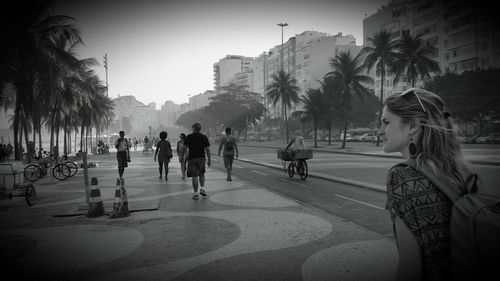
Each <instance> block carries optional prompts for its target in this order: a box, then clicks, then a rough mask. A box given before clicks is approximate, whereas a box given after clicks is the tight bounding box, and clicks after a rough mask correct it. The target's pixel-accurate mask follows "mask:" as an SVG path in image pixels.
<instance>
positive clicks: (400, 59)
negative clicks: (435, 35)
mask: <svg viewBox="0 0 500 281" xmlns="http://www.w3.org/2000/svg"><path fill="white" fill-rule="evenodd" d="M396 48H397V50H398V52H399V54H398V55H397V57H396V59H395V61H394V62H393V63H392V72H394V74H395V77H394V83H397V82H399V81H400V80H401V79H402V78H403V76H405V77H406V78H407V79H408V80H409V82H410V85H411V86H412V87H415V82H416V80H417V79H418V78H420V79H422V80H423V79H425V78H430V73H432V72H435V73H439V72H440V68H439V64H438V62H437V61H435V60H433V59H432V58H431V56H432V55H433V54H435V53H437V49H436V47H434V46H432V45H427V44H424V41H423V40H422V38H421V36H415V37H412V36H410V35H404V36H403V37H402V38H401V39H399V40H398V41H397V42H396Z"/></svg>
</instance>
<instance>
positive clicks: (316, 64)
mask: <svg viewBox="0 0 500 281" xmlns="http://www.w3.org/2000/svg"><path fill="white" fill-rule="evenodd" d="M360 49H361V47H360V46H356V39H355V38H354V37H353V36H352V35H345V36H344V35H342V33H338V34H337V35H329V34H327V33H323V32H317V31H304V32H302V33H300V34H296V35H295V36H293V37H291V38H289V39H288V40H287V41H286V42H284V43H283V55H282V49H281V45H278V46H274V47H273V48H271V49H270V50H269V51H267V52H264V53H262V54H261V55H259V56H258V57H257V58H255V60H254V68H253V74H254V86H253V87H254V91H255V92H257V93H260V94H262V95H263V100H265V89H266V87H267V85H269V83H271V82H272V76H273V75H274V74H275V73H277V72H278V71H279V70H280V69H281V67H283V69H284V70H285V71H286V72H287V73H290V75H291V76H292V77H293V78H295V79H297V86H299V87H300V88H301V92H300V95H301V96H302V95H304V94H305V93H306V91H307V90H308V89H310V88H319V87H320V82H319V81H321V80H322V79H323V77H324V76H325V74H327V73H328V72H330V71H331V70H332V69H331V68H330V64H329V60H330V58H332V57H335V55H336V54H337V53H338V52H340V51H348V50H349V51H351V53H352V54H353V55H356V54H357V53H358V52H359V51H360ZM282 57H283V59H282ZM282 62H283V66H282V64H281V63H282ZM318 80H319V81H318ZM266 107H267V108H268V110H269V112H270V116H271V117H273V118H274V117H277V116H280V114H281V105H280V104H277V105H276V107H273V106H272V105H271V104H267V103H266ZM296 110H302V107H301V105H300V104H294V105H292V108H291V109H290V113H291V112H293V111H296Z"/></svg>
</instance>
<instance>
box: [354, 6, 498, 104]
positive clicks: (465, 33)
mask: <svg viewBox="0 0 500 281" xmlns="http://www.w3.org/2000/svg"><path fill="white" fill-rule="evenodd" d="M491 8H492V7H488V4H487V3H486V2H485V3H483V2H473V1H460V0H438V1H433V0H414V1H401V0H393V1H391V2H389V4H388V5H387V6H382V7H381V8H380V9H379V10H378V11H377V12H376V13H375V14H373V15H370V16H368V17H366V18H365V19H364V20H363V37H364V41H363V42H364V44H370V43H369V42H368V40H367V39H368V38H373V35H374V34H375V33H376V32H378V31H380V30H381V29H387V30H390V31H391V32H392V38H393V39H394V40H397V39H399V38H401V37H402V36H403V35H404V34H408V35H411V36H416V35H420V36H421V38H422V39H423V40H424V44H429V45H432V46H435V47H436V48H437V53H435V54H432V56H431V58H433V59H435V60H436V61H437V62H438V63H439V65H440V68H441V72H447V71H450V72H456V73H462V72H464V71H467V70H473V69H478V68H480V69H487V68H489V67H498V66H500V56H499V55H500V27H499V26H500V21H499V20H497V19H495V18H494V17H493V14H492V12H491ZM432 75H435V74H431V76H432ZM370 76H372V78H373V79H374V81H375V84H374V85H372V87H374V90H375V93H376V95H378V96H380V85H381V83H384V97H385V96H387V95H389V94H391V93H392V92H400V91H403V90H405V89H407V88H408V85H407V83H405V82H400V83H397V84H396V85H393V82H394V77H393V76H391V75H388V76H387V77H386V79H385V81H381V77H378V76H376V75H375V70H372V71H371V72H370ZM423 83H424V81H422V80H418V81H417V86H421V85H423Z"/></svg>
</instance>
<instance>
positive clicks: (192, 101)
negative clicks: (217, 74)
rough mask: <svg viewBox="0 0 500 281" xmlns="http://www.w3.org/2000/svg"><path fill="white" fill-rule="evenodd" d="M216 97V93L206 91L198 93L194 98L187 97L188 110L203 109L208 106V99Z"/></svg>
mask: <svg viewBox="0 0 500 281" xmlns="http://www.w3.org/2000/svg"><path fill="white" fill-rule="evenodd" d="M216 95H217V92H216V91H212V90H206V91H205V92H203V93H200V94H198V95H195V96H190V97H189V110H190V111H192V110H196V109H199V108H203V107H205V106H208V105H209V104H210V98H211V97H215V96H216Z"/></svg>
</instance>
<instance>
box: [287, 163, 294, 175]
mask: <svg viewBox="0 0 500 281" xmlns="http://www.w3.org/2000/svg"><path fill="white" fill-rule="evenodd" d="M287 172H288V176H289V177H293V174H294V173H295V169H294V166H293V162H292V163H290V165H288V170H287Z"/></svg>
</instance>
